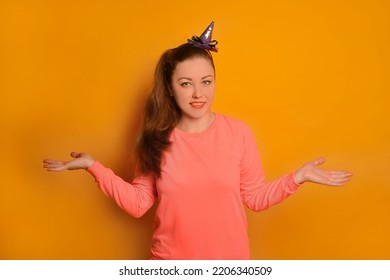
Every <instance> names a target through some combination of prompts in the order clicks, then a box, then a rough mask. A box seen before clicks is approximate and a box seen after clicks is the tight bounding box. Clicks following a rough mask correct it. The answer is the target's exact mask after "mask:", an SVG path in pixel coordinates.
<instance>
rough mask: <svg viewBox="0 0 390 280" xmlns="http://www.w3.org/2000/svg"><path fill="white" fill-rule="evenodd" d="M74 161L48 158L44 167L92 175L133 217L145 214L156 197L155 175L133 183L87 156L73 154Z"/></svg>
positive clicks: (109, 195) (102, 188) (138, 179)
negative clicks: (80, 170)
mask: <svg viewBox="0 0 390 280" xmlns="http://www.w3.org/2000/svg"><path fill="white" fill-rule="evenodd" d="M71 156H72V157H73V158H74V159H73V160H70V161H58V160H47V159H45V160H44V161H43V162H44V165H43V167H44V168H46V169H47V170H48V171H64V170H77V169H85V170H87V171H88V172H89V173H91V174H92V175H93V176H94V178H95V180H96V182H97V183H98V185H99V187H100V189H101V190H102V191H103V192H104V193H105V194H106V195H107V196H108V197H110V198H111V199H113V200H114V201H115V202H116V203H117V204H118V205H119V206H120V207H121V208H122V209H123V210H124V211H126V212H127V213H128V214H130V215H131V216H133V217H136V218H139V217H141V216H142V215H144V214H145V213H146V212H147V211H148V210H149V209H150V208H151V207H152V206H153V204H154V201H155V198H156V191H155V180H154V177H153V176H139V177H137V178H135V179H134V180H133V181H132V182H131V183H128V182H126V181H124V180H123V179H122V178H120V177H119V176H117V175H115V174H114V172H113V171H112V170H111V169H109V168H106V167H104V166H103V165H102V164H101V163H100V162H98V161H96V160H94V159H93V158H92V157H91V156H90V155H88V154H86V153H77V152H72V153H71Z"/></svg>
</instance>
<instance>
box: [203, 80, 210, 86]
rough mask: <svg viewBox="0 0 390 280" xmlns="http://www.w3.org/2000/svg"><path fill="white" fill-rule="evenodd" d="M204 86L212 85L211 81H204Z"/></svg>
mask: <svg viewBox="0 0 390 280" xmlns="http://www.w3.org/2000/svg"><path fill="white" fill-rule="evenodd" d="M203 84H205V85H209V84H211V81H209V80H205V81H203Z"/></svg>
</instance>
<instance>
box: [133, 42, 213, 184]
mask: <svg viewBox="0 0 390 280" xmlns="http://www.w3.org/2000/svg"><path fill="white" fill-rule="evenodd" d="M195 57H203V58H206V59H207V60H208V61H210V63H211V65H212V67H213V68H214V71H215V67H214V62H213V58H212V56H211V54H210V52H209V51H207V50H204V49H201V48H198V47H194V46H192V45H190V44H188V43H186V44H183V45H180V46H179V47H177V48H174V49H169V50H167V51H165V52H164V53H163V54H162V56H161V58H160V60H159V61H158V63H157V67H156V70H155V74H154V82H153V88H152V92H151V94H150V96H149V98H148V100H147V102H146V106H145V111H144V119H143V124H142V127H141V130H140V133H139V137H138V140H137V146H136V157H137V161H138V168H137V172H138V173H140V174H143V175H147V174H150V173H153V174H154V175H156V176H157V177H160V176H161V162H162V159H163V152H164V151H166V150H168V149H169V147H170V145H171V142H170V141H169V136H170V134H171V132H172V130H173V129H174V127H175V126H176V125H177V123H178V122H179V120H180V118H181V114H182V112H181V110H180V108H179V106H178V105H177V103H176V100H175V98H174V97H173V94H172V89H171V80H172V75H173V72H174V71H175V68H176V65H177V64H178V63H180V62H183V61H185V60H188V59H192V58H195Z"/></svg>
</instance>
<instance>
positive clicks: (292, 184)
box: [289, 171, 304, 192]
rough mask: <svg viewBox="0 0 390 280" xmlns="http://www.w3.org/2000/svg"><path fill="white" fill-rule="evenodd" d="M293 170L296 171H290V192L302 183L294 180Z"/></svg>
mask: <svg viewBox="0 0 390 280" xmlns="http://www.w3.org/2000/svg"><path fill="white" fill-rule="evenodd" d="M295 172H296V171H294V172H292V173H291V174H290V180H289V189H290V190H291V191H292V192H295V191H297V190H298V188H299V187H300V186H302V185H303V184H304V183H297V182H296V181H295V179H294V178H295V176H294V175H295Z"/></svg>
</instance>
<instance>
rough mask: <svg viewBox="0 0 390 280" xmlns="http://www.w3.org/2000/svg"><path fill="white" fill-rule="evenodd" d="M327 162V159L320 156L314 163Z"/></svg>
mask: <svg viewBox="0 0 390 280" xmlns="http://www.w3.org/2000/svg"><path fill="white" fill-rule="evenodd" d="M324 163H325V159H324V158H322V157H321V158H318V159H316V160H315V161H314V164H315V165H317V166H318V165H321V164H324Z"/></svg>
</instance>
